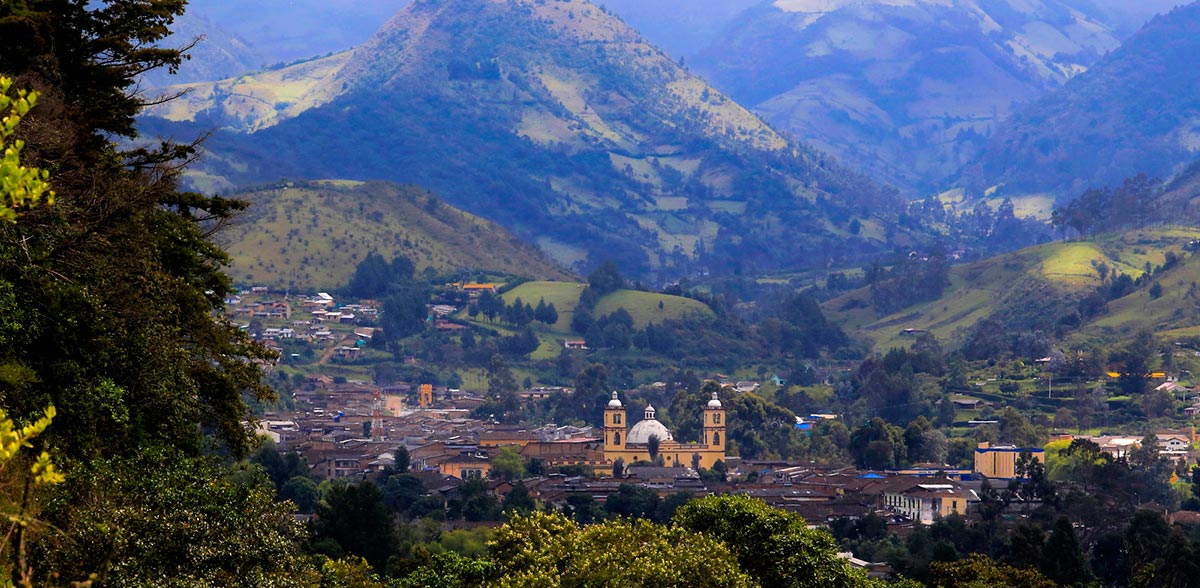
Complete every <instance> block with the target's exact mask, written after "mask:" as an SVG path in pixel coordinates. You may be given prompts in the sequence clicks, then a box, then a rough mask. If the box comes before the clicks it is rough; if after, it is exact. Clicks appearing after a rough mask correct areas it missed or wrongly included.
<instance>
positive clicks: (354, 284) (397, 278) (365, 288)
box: [346, 252, 415, 298]
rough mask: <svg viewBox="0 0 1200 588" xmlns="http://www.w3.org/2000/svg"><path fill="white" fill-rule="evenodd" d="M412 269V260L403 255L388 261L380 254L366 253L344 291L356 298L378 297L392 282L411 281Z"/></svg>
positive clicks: (383, 293) (382, 294) (388, 288)
mask: <svg viewBox="0 0 1200 588" xmlns="http://www.w3.org/2000/svg"><path fill="white" fill-rule="evenodd" d="M414 269H415V268H414V266H413V263H412V261H410V260H409V259H408V258H407V257H404V256H403V255H397V256H396V257H395V258H394V259H392V261H391V263H388V262H387V260H385V259H384V258H383V256H382V255H379V254H378V253H375V252H371V253H368V254H367V256H366V257H364V258H363V260H362V261H361V262H359V264H358V266H357V267H356V268H355V269H354V275H353V276H352V277H351V278H350V283H349V284H347V285H346V293H347V294H349V295H351V296H355V297H358V298H380V297H382V296H384V295H386V294H387V293H388V290H390V289H391V287H392V286H393V285H394V284H404V283H407V282H409V281H411V280H412V277H413V271H414Z"/></svg>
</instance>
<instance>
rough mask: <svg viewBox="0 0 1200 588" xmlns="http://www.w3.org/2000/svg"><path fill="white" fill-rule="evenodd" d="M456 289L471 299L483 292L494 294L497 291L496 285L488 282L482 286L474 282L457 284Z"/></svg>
mask: <svg viewBox="0 0 1200 588" xmlns="http://www.w3.org/2000/svg"><path fill="white" fill-rule="evenodd" d="M458 289H459V290H462V291H463V292H466V293H467V294H469V295H470V296H471V297H472V298H474V297H477V296H479V295H480V294H482V293H484V292H491V293H492V294H495V293H496V290H497V288H496V285H495V284H492V283H490V282H489V283H482V284H481V283H476V282H467V283H464V284H459V286H458Z"/></svg>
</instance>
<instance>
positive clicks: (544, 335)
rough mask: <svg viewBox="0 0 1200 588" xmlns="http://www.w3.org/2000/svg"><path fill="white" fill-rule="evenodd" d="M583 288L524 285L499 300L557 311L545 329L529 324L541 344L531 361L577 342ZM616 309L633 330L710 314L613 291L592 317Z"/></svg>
mask: <svg viewBox="0 0 1200 588" xmlns="http://www.w3.org/2000/svg"><path fill="white" fill-rule="evenodd" d="M585 287H587V284H583V283H577V282H561V281H537V282H525V283H524V284H521V285H519V286H517V287H515V288H513V289H512V290H509V291H507V292H505V293H504V295H503V296H502V298H503V299H504V302H505V303H506V304H511V303H512V302H513V301H514V300H516V299H517V298H520V299H521V301H522V302H527V303H529V304H532V305H535V306H536V305H537V302H538V300H545V301H546V303H547V304H553V305H554V308H555V310H557V311H558V322H556V323H555V324H554V325H551V326H545V325H542V324H541V323H533V325H532V326H533V327H534V330H535V331H536V332H537V335H538V339H539V340H540V341H541V347H539V348H538V350H537V351H535V352H534V353H533V354H531V357H532V358H533V359H549V358H552V357H554V356H556V355H558V353H559V351H560V350H561V349H562V342H563V340H564V339H577V338H581V336H580V335H579V334H578V333H572V332H571V319H572V318H574V316H575V307H576V306H578V304H579V297H580V295H581V294H582V293H583V290H584V288H585ZM660 302H661V303H662V308H661V309H660V308H659V303H660ZM619 308H624V309H625V310H626V311H628V312H629V314H630V315H631V316H632V317H633V322H634V326H635V327H637V328H644V327H645V326H646V324H647V323H649V322H651V321H653V322H655V323H661V322H663V321H666V320H673V319H682V318H685V317H689V316H695V315H702V316H712V311H711V310H709V308H708V307H707V306H705V305H704V304H703V303H701V302H697V301H695V300H692V299H691V298H684V297H682V296H672V295H669V294H658V293H655V292H641V291H637V290H617V291H616V292H613V293H611V294H608V295H607V296H604V297H603V298H601V299H600V301H599V302H597V303H596V310H595V312H594V314H595V316H597V317H599V316H603V315H605V314H608V313H611V312H615V311H616V310H617V309H619ZM459 318H462V319H466V318H467V313H466V310H463V311H462V312H461V313H459ZM473 322H475V323H476V324H478V325H480V326H483V327H487V328H489V329H493V330H495V331H497V332H499V333H500V334H502V335H512V334H514V333H513V331H512V330H511V329H510V328H506V327H504V326H498V325H497V324H493V323H488V322H487V320H486V319H484V318H483V317H478V318H477V319H476V320H475V321H473Z"/></svg>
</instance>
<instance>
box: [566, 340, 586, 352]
mask: <svg viewBox="0 0 1200 588" xmlns="http://www.w3.org/2000/svg"><path fill="white" fill-rule="evenodd" d="M563 349H574V350H580V349H587V341H584V340H583V339H567V340H566V341H563Z"/></svg>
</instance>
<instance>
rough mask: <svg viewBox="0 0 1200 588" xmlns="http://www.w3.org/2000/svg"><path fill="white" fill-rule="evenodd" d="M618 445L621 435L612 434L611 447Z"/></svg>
mask: <svg viewBox="0 0 1200 588" xmlns="http://www.w3.org/2000/svg"><path fill="white" fill-rule="evenodd" d="M592 438H593V439H595V437H592ZM620 444H621V433H619V432H617V433H613V445H620Z"/></svg>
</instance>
